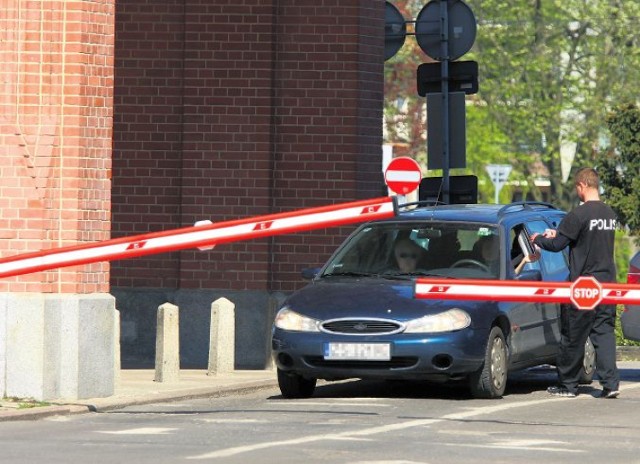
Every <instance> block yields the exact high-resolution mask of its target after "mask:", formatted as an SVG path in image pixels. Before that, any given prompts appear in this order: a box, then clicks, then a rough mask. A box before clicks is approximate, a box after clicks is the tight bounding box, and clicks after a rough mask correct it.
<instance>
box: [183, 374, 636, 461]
mask: <svg viewBox="0 0 640 464" xmlns="http://www.w3.org/2000/svg"><path fill="white" fill-rule="evenodd" d="M636 388H640V383H629V384H627V383H625V384H624V385H623V388H621V391H622V395H624V392H625V391H626V390H633V389H636ZM587 399H590V400H593V397H592V396H591V395H586V394H583V395H579V396H578V397H577V398H570V399H569V398H549V397H545V398H544V399H539V400H531V401H524V402H522V403H507V404H499V405H495V406H480V407H475V408H474V407H472V408H469V409H468V410H467V411H463V412H458V413H454V414H448V415H446V416H443V417H441V418H439V419H416V420H411V421H406V422H399V423H396V424H389V425H382V426H378V427H370V428H368V429H362V430H353V431H349V432H342V433H329V434H319V435H309V436H307V437H300V438H293V439H290V440H281V441H270V442H264V443H254V444H252V445H246V446H235V447H232V448H225V449H221V450H217V451H213V452H210V453H205V454H199V455H196V456H187V458H186V459H216V458H225V457H229V456H235V455H237V454H242V453H250V452H252V451H257V450H261V449H267V448H275V447H278V446H290V445H299V444H302V443H311V442H315V441H323V440H343V439H345V438H351V437H362V436H368V435H376V434H380V433H385V432H391V431H396V430H404V429H409V428H412V427H424V426H427V425H433V424H437V423H440V422H445V421H451V420H461V419H468V418H470V417H476V416H481V415H483V414H493V413H496V412H501V411H507V410H509V409H516V408H522V407H527V406H536V405H539V404H548V403H549V401H573V402H575V401H581V400H587ZM518 449H525V448H518ZM535 449H539V448H535Z"/></svg>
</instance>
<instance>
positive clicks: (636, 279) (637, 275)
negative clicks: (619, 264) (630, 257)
mask: <svg viewBox="0 0 640 464" xmlns="http://www.w3.org/2000/svg"><path fill="white" fill-rule="evenodd" d="M627 283H628V284H640V269H639V268H637V267H635V266H634V265H632V264H630V265H629V273H628V274H627Z"/></svg>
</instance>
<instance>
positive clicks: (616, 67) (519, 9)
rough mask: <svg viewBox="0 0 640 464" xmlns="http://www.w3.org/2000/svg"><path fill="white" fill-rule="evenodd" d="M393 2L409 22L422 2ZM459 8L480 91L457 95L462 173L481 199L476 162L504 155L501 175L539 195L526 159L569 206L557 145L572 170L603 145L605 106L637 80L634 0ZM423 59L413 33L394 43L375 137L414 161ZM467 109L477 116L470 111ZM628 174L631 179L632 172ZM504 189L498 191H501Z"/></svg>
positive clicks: (472, 2)
mask: <svg viewBox="0 0 640 464" xmlns="http://www.w3.org/2000/svg"><path fill="white" fill-rule="evenodd" d="M393 3H394V4H395V5H396V6H397V7H398V8H399V9H400V10H401V11H402V12H403V15H404V16H405V18H406V19H407V20H409V21H410V20H414V19H415V18H416V16H417V13H418V11H419V10H420V8H421V7H422V6H423V5H424V4H426V3H427V2H426V1H423V2H417V1H416V0H394V1H393ZM467 4H468V5H469V6H470V7H471V9H472V11H473V12H474V15H475V17H476V20H477V23H478V32H477V36H476V41H475V44H474V46H473V48H472V50H471V51H470V52H469V53H467V54H466V55H465V56H464V57H462V58H461V59H462V60H475V61H477V62H478V64H479V87H480V90H479V92H478V94H477V95H474V96H469V97H467V109H468V111H467V166H468V167H467V169H466V172H465V173H473V174H476V175H478V176H479V177H480V181H481V183H480V191H481V195H484V198H492V197H493V185H492V184H491V183H490V182H487V181H488V179H487V178H486V174H485V173H484V166H485V165H486V164H490V163H501V162H502V161H503V160H508V162H509V163H510V164H511V165H512V166H513V171H512V174H511V177H510V180H525V181H527V184H528V185H529V188H530V189H531V190H530V193H531V194H532V195H533V197H534V198H538V199H539V198H541V197H540V192H538V191H537V190H536V188H535V187H534V180H535V179H536V177H538V176H539V175H540V169H539V166H538V167H536V166H534V163H533V161H534V160H536V161H537V163H538V165H539V164H540V163H541V164H542V166H543V167H544V171H545V175H546V176H548V178H549V180H550V182H551V187H550V188H551V195H552V202H554V203H556V204H557V205H558V206H560V207H561V208H564V209H569V208H570V207H571V206H572V204H573V203H574V201H575V197H574V194H573V187H572V183H571V182H566V183H565V181H564V180H565V179H566V176H567V175H568V169H569V168H570V167H571V164H570V163H571V161H570V160H568V161H566V162H563V161H562V160H561V148H564V147H573V149H574V151H575V159H574V161H573V164H572V165H573V166H576V167H582V166H592V165H596V164H599V163H600V160H599V159H598V156H599V152H600V149H601V147H602V146H603V144H604V145H606V143H607V142H606V140H605V136H606V133H607V128H606V121H605V118H606V115H607V112H608V111H609V110H610V109H611V108H613V107H615V106H616V105H618V104H619V103H620V102H623V101H625V100H626V98H627V96H628V95H636V94H637V85H638V82H640V47H639V46H638V45H640V39H639V38H638V36H637V34H636V29H637V27H636V25H637V23H638V19H640V2H634V1H626V2H620V1H616V2H611V1H610V0H590V1H588V2H586V1H585V0H548V1H547V0H545V1H544V2H539V1H538V2H531V1H530V0H513V1H511V2H509V3H508V4H505V2H504V1H503V0H468V1H467ZM426 61H429V59H428V58H427V57H426V56H425V55H424V53H423V52H422V51H421V50H420V49H419V47H417V45H416V43H415V39H414V37H412V36H408V37H407V40H406V43H405V46H404V47H403V49H401V51H400V52H399V53H398V55H396V57H394V58H393V59H392V60H389V61H388V62H387V63H386V65H385V93H386V98H387V103H386V104H385V123H386V127H387V132H386V134H385V140H386V141H387V142H388V143H395V144H400V145H402V146H403V147H405V150H406V152H405V153H403V154H407V155H409V156H413V157H415V158H416V159H418V160H424V159H425V158H426V156H425V155H426V154H425V152H426V148H425V137H426V134H425V133H426V129H425V128H426V121H425V110H424V107H425V102H424V100H423V99H421V98H420V97H418V96H417V92H416V85H415V72H416V69H417V66H418V65H419V64H420V63H422V62H426ZM471 107H473V108H474V109H477V110H478V114H472V111H471ZM565 159H566V158H565ZM452 174H456V173H452ZM634 177H635V179H636V182H640V176H634ZM635 187H640V185H636V186H635ZM635 190H636V191H638V189H637V188H635ZM508 194H509V192H508V190H507V189H506V188H505V189H504V190H503V193H502V195H504V196H508ZM619 197H620V199H622V197H624V194H623V193H622V192H620V194H619ZM621 204H622V202H621ZM624 208H625V211H627V212H629V213H631V212H632V211H638V204H636V203H628V204H626V205H624Z"/></svg>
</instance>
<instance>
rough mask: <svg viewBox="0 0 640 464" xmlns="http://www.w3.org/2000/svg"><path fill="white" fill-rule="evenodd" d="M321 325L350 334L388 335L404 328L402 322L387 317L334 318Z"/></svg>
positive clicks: (330, 331)
mask: <svg viewBox="0 0 640 464" xmlns="http://www.w3.org/2000/svg"><path fill="white" fill-rule="evenodd" d="M320 327H321V329H322V330H323V331H324V332H329V333H335V334H349V335H388V334H394V333H398V332H400V331H402V330H403V329H404V326H403V325H402V324H400V323H398V322H396V321H390V320H387V319H333V320H330V321H325V322H323V323H322V324H321V325H320Z"/></svg>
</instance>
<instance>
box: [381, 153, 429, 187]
mask: <svg viewBox="0 0 640 464" xmlns="http://www.w3.org/2000/svg"><path fill="white" fill-rule="evenodd" d="M384 180H385V182H386V183H387V187H389V188H390V189H391V191H393V192H395V193H397V194H398V195H406V194H407V193H411V192H413V191H414V190H415V189H417V188H418V186H419V185H420V181H421V180H422V171H421V170H420V165H419V164H418V162H417V161H416V160H414V159H413V158H409V157H407V156H403V157H400V158H394V159H393V160H391V162H390V163H389V166H387V170H386V171H385V173H384Z"/></svg>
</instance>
